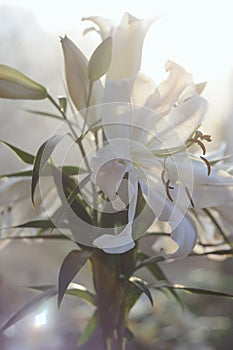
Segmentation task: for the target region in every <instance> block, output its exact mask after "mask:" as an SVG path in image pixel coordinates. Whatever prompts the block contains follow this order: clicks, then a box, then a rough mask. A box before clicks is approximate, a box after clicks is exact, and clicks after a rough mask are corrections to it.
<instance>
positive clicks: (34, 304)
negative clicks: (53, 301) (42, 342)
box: [0, 288, 57, 332]
mask: <svg viewBox="0 0 233 350" xmlns="http://www.w3.org/2000/svg"><path fill="white" fill-rule="evenodd" d="M56 294H57V288H51V289H49V290H45V291H44V292H42V293H40V294H39V295H37V296H36V297H34V298H32V299H31V300H30V301H29V302H28V303H27V304H26V305H24V306H23V307H22V308H21V309H19V311H17V312H16V313H14V314H13V315H12V316H11V317H10V318H9V320H8V321H7V322H5V323H4V324H3V325H2V326H1V327H0V332H4V331H5V330H6V329H7V328H9V327H10V326H12V325H13V324H15V323H16V322H18V321H20V320H21V319H22V318H23V317H25V316H27V315H28V314H29V313H31V312H32V311H34V310H35V309H37V308H38V307H39V306H40V305H41V304H42V303H43V302H45V301H47V300H48V299H50V298H52V297H53V296H54V295H56Z"/></svg>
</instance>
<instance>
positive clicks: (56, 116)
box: [27, 109, 64, 120]
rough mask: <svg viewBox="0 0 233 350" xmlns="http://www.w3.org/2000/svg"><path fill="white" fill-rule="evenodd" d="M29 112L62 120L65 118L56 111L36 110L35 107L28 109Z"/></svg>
mask: <svg viewBox="0 0 233 350" xmlns="http://www.w3.org/2000/svg"><path fill="white" fill-rule="evenodd" d="M27 112H30V113H33V114H36V115H39V116H41V117H50V118H55V119H60V120H64V119H63V118H62V117H60V116H59V115H57V114H54V113H49V112H42V111H36V110H34V109H27Z"/></svg>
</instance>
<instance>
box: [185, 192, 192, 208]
mask: <svg viewBox="0 0 233 350" xmlns="http://www.w3.org/2000/svg"><path fill="white" fill-rule="evenodd" d="M185 192H186V194H187V196H188V199H189V201H190V203H191V205H192V207H193V208H194V203H193V199H192V197H191V194H190V193H189V190H188V188H187V187H185Z"/></svg>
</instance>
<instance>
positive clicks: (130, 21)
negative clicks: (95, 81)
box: [84, 13, 155, 80]
mask: <svg viewBox="0 0 233 350" xmlns="http://www.w3.org/2000/svg"><path fill="white" fill-rule="evenodd" d="M84 20H90V21H92V22H94V23H95V24H96V25H97V26H98V27H99V29H100V34H101V37H102V39H103V40H104V39H106V38H107V37H109V36H111V37H112V39H113V53H112V62H111V65H110V68H109V71H108V77H109V79H114V80H115V79H117V80H120V79H126V78H129V77H131V76H133V75H135V74H136V73H137V72H138V71H139V69H140V66H141V58H142V47H143V42H144V38H145V35H146V33H147V31H148V29H149V27H150V26H151V24H152V23H153V22H154V20H155V18H151V19H149V20H140V19H138V18H136V17H133V16H132V15H130V14H129V13H125V14H124V16H123V17H122V19H121V22H120V25H115V24H114V23H112V22H111V21H110V20H108V19H106V18H102V17H99V16H94V17H86V18H84Z"/></svg>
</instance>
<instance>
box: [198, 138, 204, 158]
mask: <svg viewBox="0 0 233 350" xmlns="http://www.w3.org/2000/svg"><path fill="white" fill-rule="evenodd" d="M196 143H197V144H198V145H199V146H200V147H201V149H202V152H203V155H205V153H206V148H205V145H204V143H203V142H201V141H200V140H196Z"/></svg>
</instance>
